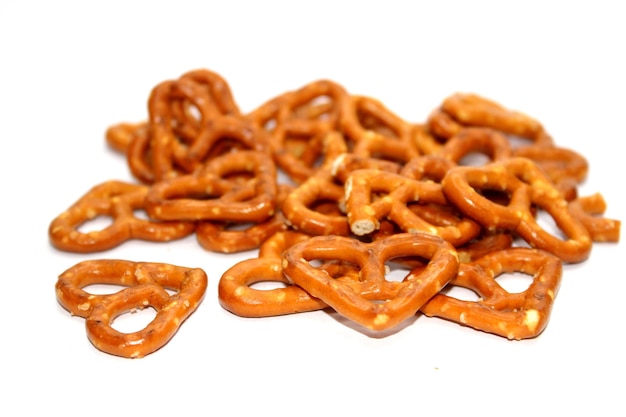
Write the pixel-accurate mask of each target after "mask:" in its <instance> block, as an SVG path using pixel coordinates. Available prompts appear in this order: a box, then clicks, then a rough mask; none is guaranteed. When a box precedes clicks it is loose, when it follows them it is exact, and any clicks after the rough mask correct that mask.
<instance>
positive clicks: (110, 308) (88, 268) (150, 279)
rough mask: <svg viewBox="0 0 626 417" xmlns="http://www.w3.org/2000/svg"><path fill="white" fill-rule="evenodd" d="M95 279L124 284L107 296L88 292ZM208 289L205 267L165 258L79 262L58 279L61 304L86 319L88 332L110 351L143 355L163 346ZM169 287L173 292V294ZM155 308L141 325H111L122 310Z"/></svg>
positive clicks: (102, 281) (101, 282) (112, 283)
mask: <svg viewBox="0 0 626 417" xmlns="http://www.w3.org/2000/svg"><path fill="white" fill-rule="evenodd" d="M93 284H106V285H117V286H123V287H125V288H124V289H122V290H120V291H118V292H115V293H112V294H106V295H98V294H90V293H88V292H86V291H84V290H83V288H85V287H87V286H89V285H93ZM206 288H207V276H206V274H205V272H204V271H203V270H202V269H198V268H186V267H180V266H174V265H170V264H162V263H145V262H131V261H124V260H116V259H100V260H90V261H83V262H80V263H78V264H76V265H74V266H73V267H71V268H69V269H68V270H66V271H65V272H63V273H62V274H61V275H60V276H59V278H58V280H57V283H56V295H57V299H58V301H59V303H60V304H61V305H62V306H63V307H64V308H65V309H67V310H68V311H69V312H70V313H71V314H72V315H76V316H80V317H83V318H85V319H86V328H87V335H88V337H89V340H90V341H91V342H92V343H93V345H94V346H95V347H96V348H97V349H99V350H101V351H103V352H106V353H110V354H112V355H117V356H122V357H126V358H141V357H144V356H146V355H148V354H150V353H153V352H154V351H156V350H158V349H160V348H161V347H163V346H164V345H165V344H166V343H167V342H168V341H169V340H170V339H171V338H172V337H173V336H174V334H175V333H176V332H177V331H178V328H179V327H180V325H181V324H182V323H183V322H184V321H185V320H186V319H187V318H188V317H189V316H190V315H191V314H192V313H193V312H194V311H195V310H196V309H197V307H198V305H199V304H200V303H201V301H202V299H203V297H204V294H205V292H206ZM166 290H170V291H175V293H174V294H172V295H170V294H169V293H168V292H167V291H166ZM146 307H152V308H154V309H155V310H156V316H155V318H154V319H153V320H152V321H151V322H150V323H149V324H148V325H147V326H146V327H145V328H144V329H142V330H139V331H136V332H132V333H122V332H120V331H118V330H116V329H114V328H113V327H112V323H113V321H114V320H115V319H116V318H117V317H119V316H120V315H122V314H124V313H126V312H129V311H133V310H135V309H143V308H146Z"/></svg>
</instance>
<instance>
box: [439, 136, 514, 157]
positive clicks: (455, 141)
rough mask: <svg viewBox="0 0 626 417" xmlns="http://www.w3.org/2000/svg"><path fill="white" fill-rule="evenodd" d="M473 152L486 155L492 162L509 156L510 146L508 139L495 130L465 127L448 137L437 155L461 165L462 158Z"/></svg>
mask: <svg viewBox="0 0 626 417" xmlns="http://www.w3.org/2000/svg"><path fill="white" fill-rule="evenodd" d="M475 153H479V154H482V155H484V156H486V157H487V158H489V160H490V161H492V162H493V161H501V160H503V159H507V158H509V157H510V156H511V146H510V145H509V141H508V139H507V138H506V137H505V136H504V135H503V134H502V133H500V132H498V131H497V130H494V129H490V128H481V127H466V128H463V129H461V130H459V132H458V133H456V134H455V135H454V136H452V137H450V138H449V139H448V141H447V142H446V143H445V144H444V145H443V146H442V147H441V149H440V150H439V152H438V153H437V155H438V156H440V157H442V158H445V159H449V160H451V161H453V162H454V163H456V164H457V165H462V164H463V162H464V158H466V157H469V156H472V155H473V154H475Z"/></svg>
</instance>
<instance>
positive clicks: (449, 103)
mask: <svg viewBox="0 0 626 417" xmlns="http://www.w3.org/2000/svg"><path fill="white" fill-rule="evenodd" d="M428 124H429V127H430V129H431V130H433V131H435V132H436V134H437V135H439V136H442V137H445V138H450V137H451V136H453V135H455V134H457V133H459V131H460V130H461V129H462V128H463V127H467V126H477V127H488V128H493V129H495V130H498V131H501V132H503V133H505V134H510V135H514V136H518V137H521V138H525V139H529V140H530V141H531V142H532V143H535V144H540V145H542V146H550V145H552V144H553V139H552V137H551V136H550V135H549V134H548V133H547V132H546V130H545V129H544V127H543V126H542V125H541V123H539V121H537V120H536V119H534V118H532V117H530V116H528V115H526V114H523V113H521V112H518V111H515V110H510V109H507V108H505V107H504V106H502V105H501V104H499V103H496V102H495V101H492V100H489V99H487V98H485V97H482V96H479V95H477V94H469V93H456V94H452V95H451V96H449V97H447V98H446V99H445V100H444V101H443V103H442V104H441V106H440V108H438V109H436V110H435V111H433V113H432V114H431V115H430V116H429V120H428Z"/></svg>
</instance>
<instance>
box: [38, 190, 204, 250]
mask: <svg viewBox="0 0 626 417" xmlns="http://www.w3.org/2000/svg"><path fill="white" fill-rule="evenodd" d="M147 195H148V186H144V185H137V184H131V183H126V182H122V181H115V180H112V181H107V182H104V183H101V184H98V185H96V186H94V187H92V188H91V189H90V190H89V191H88V192H87V193H85V194H84V195H83V196H82V197H80V198H79V199H78V200H77V201H76V202H75V203H74V204H72V205H71V206H70V207H69V208H68V209H67V210H66V211H64V212H63V213H61V214H59V215H58V216H57V217H55V218H54V219H53V220H52V222H51V223H50V225H49V227H48V235H49V238H50V242H51V243H52V245H54V246H55V247H56V248H57V249H61V250H64V251H70V252H81V253H88V252H98V251H104V250H108V249H111V248H113V247H116V246H118V245H120V244H121V243H123V242H125V241H127V240H130V239H140V240H147V241H152V242H167V241H171V240H175V239H181V238H183V237H186V236H188V235H190V234H192V233H193V232H194V230H195V224H194V223H192V222H186V221H159V220H155V219H142V218H139V217H136V216H135V213H134V211H135V210H141V209H145V207H146V196H147ZM98 216H103V217H109V218H110V219H111V222H110V223H109V224H107V225H106V226H104V227H103V228H101V229H99V230H92V231H86V232H84V231H81V227H82V226H83V225H84V224H85V223H87V222H89V221H91V220H94V219H95V218H96V217H98Z"/></svg>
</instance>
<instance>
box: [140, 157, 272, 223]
mask: <svg viewBox="0 0 626 417" xmlns="http://www.w3.org/2000/svg"><path fill="white" fill-rule="evenodd" d="M250 176H251V178H249V177H250ZM232 177H234V178H232ZM277 192H278V185H277V181H276V166H275V165H274V162H273V160H272V158H270V157H268V155H267V154H266V153H265V152H259V151H251V150H248V151H244V150H242V151H237V152H230V153H227V154H224V155H221V156H219V157H216V158H214V159H211V160H210V161H209V162H207V164H206V165H205V166H204V168H203V169H202V170H200V171H198V172H195V173H193V174H188V175H181V176H179V177H175V178H170V179H167V180H163V181H160V182H158V183H156V184H153V185H152V186H151V187H150V191H149V193H148V195H147V197H146V211H147V212H148V214H149V215H150V216H151V217H153V218H156V219H162V220H172V219H176V220H190V221H197V220H217V221H235V222H244V221H250V222H260V221H264V220H266V219H268V218H269V217H271V216H272V215H273V214H274V210H275V208H276V197H277Z"/></svg>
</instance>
